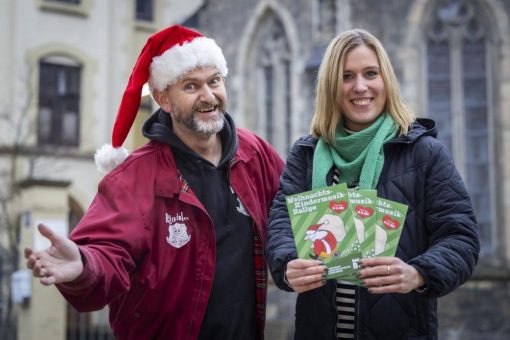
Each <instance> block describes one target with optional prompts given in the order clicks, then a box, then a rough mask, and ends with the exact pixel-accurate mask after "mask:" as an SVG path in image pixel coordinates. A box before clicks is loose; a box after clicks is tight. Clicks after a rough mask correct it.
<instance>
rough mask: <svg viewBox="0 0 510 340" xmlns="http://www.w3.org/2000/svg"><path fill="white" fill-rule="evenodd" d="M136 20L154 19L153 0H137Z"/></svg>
mask: <svg viewBox="0 0 510 340" xmlns="http://www.w3.org/2000/svg"><path fill="white" fill-rule="evenodd" d="M136 20H141V21H153V20H154V1H153V0H136Z"/></svg>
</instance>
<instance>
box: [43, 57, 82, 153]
mask: <svg viewBox="0 0 510 340" xmlns="http://www.w3.org/2000/svg"><path fill="white" fill-rule="evenodd" d="M81 70H82V67H81V65H80V64H79V63H77V62H76V61H74V60H72V59H70V58H67V57H48V58H43V59H41V60H40V62H39V108H38V118H37V142H38V144H39V145H40V146H45V145H51V146H78V145H79V142H80V97H81V93H80V92H81Z"/></svg>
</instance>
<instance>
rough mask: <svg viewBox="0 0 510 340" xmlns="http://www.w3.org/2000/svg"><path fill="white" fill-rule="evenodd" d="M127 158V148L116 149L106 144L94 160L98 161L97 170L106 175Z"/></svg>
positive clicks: (97, 152)
mask: <svg viewBox="0 0 510 340" xmlns="http://www.w3.org/2000/svg"><path fill="white" fill-rule="evenodd" d="M127 156H128V151H127V149H126V148H123V147H120V148H114V147H113V146H112V145H111V144H105V145H103V146H102V147H100V148H99V149H97V151H96V154H95V155H94V160H95V161H96V166H97V170H99V172H102V173H105V174H106V173H108V172H110V171H112V170H113V169H115V167H116V166H117V165H119V164H120V163H122V162H124V160H125V159H126V157H127Z"/></svg>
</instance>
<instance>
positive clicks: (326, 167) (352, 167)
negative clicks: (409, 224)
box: [312, 113, 398, 189]
mask: <svg viewBox="0 0 510 340" xmlns="http://www.w3.org/2000/svg"><path fill="white" fill-rule="evenodd" d="M397 132H398V126H397V125H396V124H395V121H394V120H393V118H392V117H391V116H390V115H389V114H387V113H383V114H382V115H380V116H379V118H377V120H376V121H375V122H374V123H373V124H372V125H370V126H369V127H368V128H366V129H364V130H361V131H359V132H355V133H352V134H349V133H347V132H346V131H345V128H344V126H343V124H339V126H338V127H337V130H336V137H335V145H329V144H327V143H326V142H324V140H323V139H322V138H319V142H318V143H317V147H316V148H315V153H314V156H313V171H312V188H314V189H315V188H320V187H324V186H326V185H327V184H326V175H327V174H328V172H329V171H330V170H331V168H332V167H333V165H335V166H336V168H337V169H338V170H339V172H340V178H339V183H343V182H346V183H347V186H350V187H351V186H353V185H354V184H355V183H356V182H357V181H358V179H359V189H375V187H376V185H377V182H378V180H379V175H380V174H381V170H382V167H383V164H384V153H383V144H384V143H385V142H386V141H388V140H390V139H392V138H393V137H395V136H396V134H397Z"/></svg>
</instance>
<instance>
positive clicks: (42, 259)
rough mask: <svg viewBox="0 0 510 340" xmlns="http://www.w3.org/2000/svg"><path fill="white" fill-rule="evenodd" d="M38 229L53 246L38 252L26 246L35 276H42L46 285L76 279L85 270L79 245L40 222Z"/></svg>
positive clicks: (28, 261)
mask: <svg viewBox="0 0 510 340" xmlns="http://www.w3.org/2000/svg"><path fill="white" fill-rule="evenodd" d="M38 229H39V231H40V232H41V234H42V235H43V236H44V237H46V238H47V239H48V240H49V241H50V242H51V246H50V247H49V248H47V249H44V250H41V251H37V252H34V251H33V250H32V249H31V248H25V258H26V259H27V267H28V268H29V269H32V272H33V275H34V276H35V277H40V278H41V280H40V281H41V283H42V284H44V285H51V284H55V283H63V282H70V281H73V280H75V279H76V278H77V277H78V276H79V275H80V274H81V272H82V271H83V263H82V260H81V255H80V251H79V250H78V246H77V245H76V244H75V243H74V242H73V241H71V240H69V239H68V238H66V237H62V236H59V235H57V234H55V233H54V232H53V231H52V230H51V229H49V228H48V227H46V226H45V225H43V224H40V225H39V226H38Z"/></svg>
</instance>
